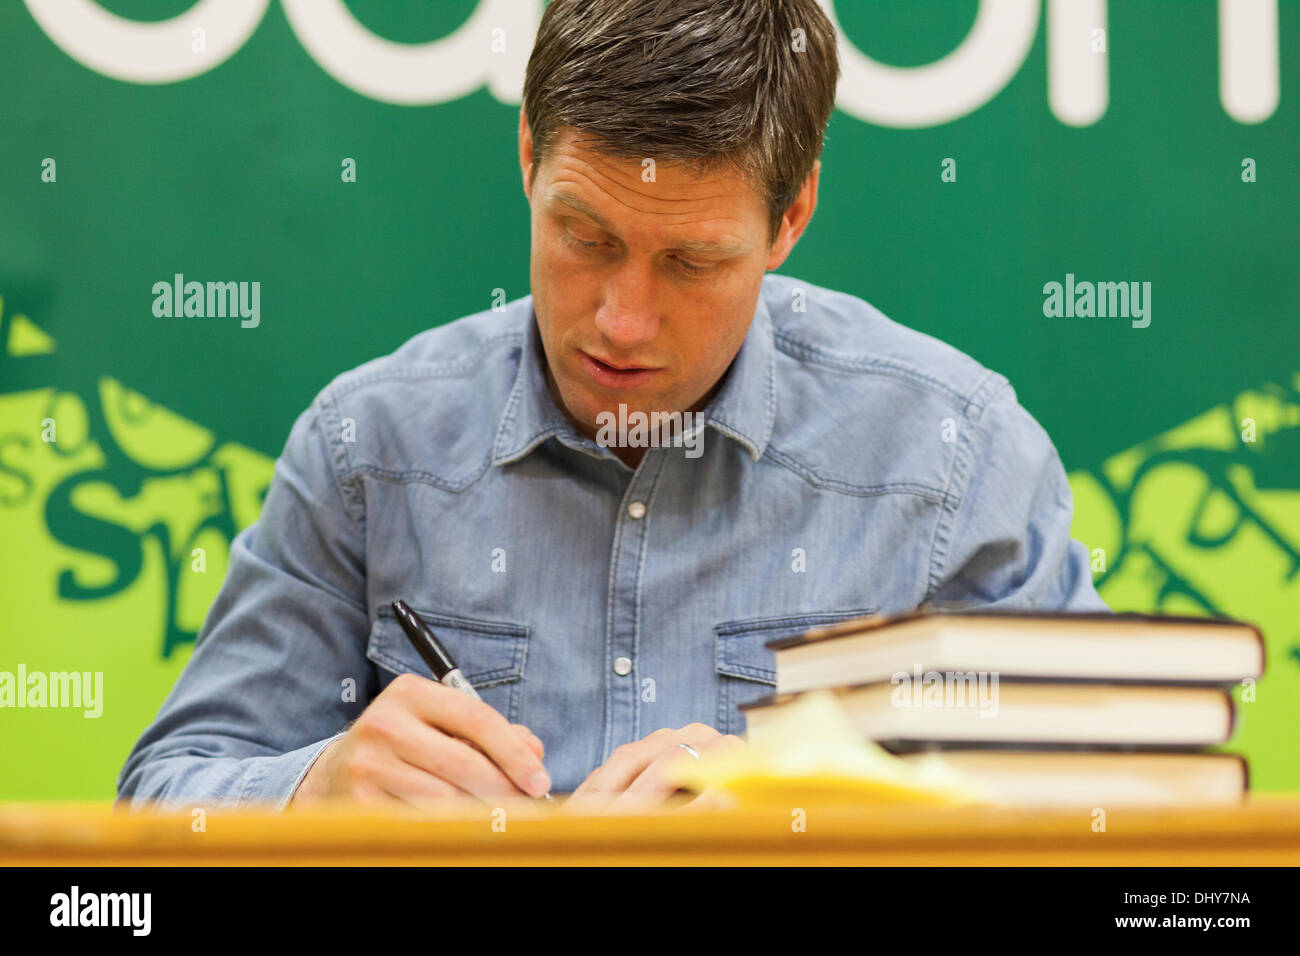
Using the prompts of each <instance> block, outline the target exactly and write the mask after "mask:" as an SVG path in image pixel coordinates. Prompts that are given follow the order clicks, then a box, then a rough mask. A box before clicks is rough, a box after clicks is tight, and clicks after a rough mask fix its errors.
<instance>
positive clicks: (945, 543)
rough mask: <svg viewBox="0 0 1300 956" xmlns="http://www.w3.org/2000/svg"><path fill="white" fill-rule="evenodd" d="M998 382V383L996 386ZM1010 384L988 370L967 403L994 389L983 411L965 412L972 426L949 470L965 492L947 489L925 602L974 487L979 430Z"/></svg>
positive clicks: (953, 481) (937, 579)
mask: <svg viewBox="0 0 1300 956" xmlns="http://www.w3.org/2000/svg"><path fill="white" fill-rule="evenodd" d="M994 386H997V387H996V388H994ZM1009 388H1010V383H1009V382H1008V381H1007V380H1006V379H1005V378H1003V377H1002V376H1001V375H999V374H997V373H996V372H991V371H990V372H988V373H987V374H986V375H985V376H984V378H983V379H982V380H981V381H980V384H979V386H978V387H977V388H976V389H975V391H974V392H973V393H972V394H971V398H970V401H969V402H968V403H967V407H968V408H969V407H971V406H972V405H975V402H976V399H978V398H979V397H980V393H981V392H984V391H985V390H987V389H992V391H991V392H990V394H989V395H988V397H987V398H986V399H984V400H983V401H982V402H981V403H980V404H979V405H978V406H976V407H977V408H978V409H979V415H978V416H976V417H974V418H971V417H970V415H964V416H963V417H964V418H965V419H966V424H967V426H968V427H966V428H963V429H962V436H961V442H960V443H959V444H958V446H957V452H956V454H954V455H953V460H952V467H951V469H950V471H949V474H948V488H949V489H952V488H953V487H954V486H960V487H961V489H962V492H961V494H960V495H958V496H953V495H952V493H951V491H948V492H946V493H945V498H946V500H945V502H944V505H943V510H942V511H941V512H940V516H939V520H938V522H937V523H936V524H935V529H934V537H933V538H932V539H931V542H930V574H929V580H928V581H927V582H926V590H925V594H924V595H923V596H922V598H921V603H922V604H924V603H925V602H926V601H928V600H929V599H930V597H931V596H932V595H933V594H934V593H935V592H936V591H937V590H938V587H939V582H940V581H941V580H942V577H943V575H942V570H943V563H944V562H945V561H946V560H947V557H948V549H949V547H951V545H952V533H953V526H954V525H955V524H956V521H957V513H958V512H959V511H960V510H961V506H962V504H964V503H965V498H966V494H967V492H968V491H969V489H970V475H969V469H970V465H971V461H970V458H971V456H972V455H973V454H974V438H973V435H974V433H975V431H976V430H977V429H978V428H979V424H980V422H981V421H982V420H983V418H984V412H985V411H986V410H987V409H988V406H989V405H991V404H992V402H993V400H994V399H995V398H997V397H998V396H999V395H1001V394H1002V393H1003V392H1004V391H1006V390H1007V389H1009Z"/></svg>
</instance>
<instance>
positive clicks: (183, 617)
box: [0, 299, 272, 800]
mask: <svg viewBox="0 0 1300 956" xmlns="http://www.w3.org/2000/svg"><path fill="white" fill-rule="evenodd" d="M3 310H4V301H3V299H0V342H5V343H6V346H7V347H6V350H5V354H4V356H3V357H2V358H0V369H3V370H4V371H6V372H9V371H13V369H12V366H13V365H15V364H18V363H24V362H31V361H39V359H38V358H36V357H38V356H45V355H49V354H52V353H56V351H57V348H58V343H57V342H56V341H55V340H54V339H53V338H52V337H50V336H49V335H47V334H46V333H45V332H44V331H43V330H42V329H41V328H40V327H39V325H38V324H36V323H34V322H32V321H31V319H29V318H28V317H27V316H25V315H21V314H15V315H13V316H6V315H4V314H3ZM15 377H21V376H15ZM8 379H9V376H6V377H5V378H4V379H3V380H5V381H7V380H8ZM0 422H3V430H2V431H0V527H2V528H3V529H4V534H3V537H4V540H5V542H6V546H5V548H4V549H3V550H2V551H0V578H2V579H3V580H4V582H5V588H6V592H7V593H9V594H12V595H18V596H21V599H20V600H18V601H17V602H16V603H15V602H14V601H13V600H12V599H10V600H6V602H5V604H6V607H5V615H6V621H5V640H4V642H3V644H0V670H5V671H8V672H10V673H15V672H16V671H17V668H18V666H19V665H22V666H23V667H25V669H26V671H27V672H28V673H29V674H31V673H33V672H45V673H57V672H69V671H75V672H80V673H86V672H90V673H95V672H102V673H103V675H104V676H103V685H102V686H103V697H104V700H103V701H101V702H100V704H101V707H100V708H99V709H100V711H101V712H100V714H99V715H98V716H95V717H87V716H85V712H84V710H83V709H78V708H53V707H45V708H14V709H9V708H6V709H5V711H4V713H3V720H4V737H5V746H4V748H3V749H2V750H0V799H8V800H15V799H48V798H74V797H75V798H87V799H91V798H105V797H110V796H112V794H113V783H114V780H115V779H116V775H117V772H118V770H119V769H120V768H121V764H122V761H123V760H124V759H125V755H126V753H127V751H128V750H129V749H130V746H131V744H132V743H134V741H135V738H136V737H137V736H138V735H139V733H140V730H141V728H142V727H143V726H144V725H145V724H146V723H148V721H149V720H151V719H152V717H153V715H154V713H156V711H157V709H158V706H159V704H161V703H162V700H163V697H165V696H166V694H167V691H168V690H169V689H170V688H171V685H172V683H173V681H175V679H176V677H177V675H178V674H179V673H180V668H181V667H182V666H183V665H184V663H185V661H186V660H187V659H188V658H189V649H190V646H191V644H192V643H193V641H194V638H195V636H196V634H197V633H198V630H199V628H200V626H201V625H202V623H203V618H204V615H206V613H207V610H208V607H209V605H210V604H211V603H212V600H213V598H214V597H215V596H216V593H217V590H218V588H219V587H220V585H221V581H222V579H223V578H224V576H225V573H226V565H227V559H228V557H229V549H230V542H231V540H232V539H233V538H234V536H235V534H236V533H237V532H238V531H239V529H241V528H243V527H245V526H247V525H248V524H250V523H252V522H253V521H255V520H256V518H257V513H258V510H259V509H260V507H261V503H262V499H263V497H264V496H265V493H266V488H267V485H268V484H269V483H270V480H271V473H272V462H271V461H270V459H268V458H267V457H266V456H264V455H262V454H259V453H258V452H255V451H253V450H251V449H249V448H246V447H244V446H242V445H240V444H238V443H235V442H229V441H221V440H219V439H218V437H217V436H216V435H215V434H214V433H213V432H212V431H211V430H210V429H207V428H203V427H201V426H199V425H196V424H194V423H193V422H190V421H187V420H185V419H184V418H182V417H181V416H179V415H176V414H174V413H173V412H170V411H168V410H167V409H165V408H163V407H161V406H159V405H156V404H154V403H152V402H150V401H149V400H148V399H147V398H146V397H145V396H144V395H142V394H140V393H139V392H136V391H134V390H132V389H129V388H127V387H126V386H124V385H123V384H122V383H120V382H118V381H117V380H115V379H113V378H112V377H110V376H100V377H98V378H97V379H94V380H87V381H81V382H75V383H73V382H69V383H65V384H59V385H55V384H53V383H51V385H50V386H49V387H46V388H34V389H25V390H22V391H16V392H0ZM15 543H20V545H19V546H15Z"/></svg>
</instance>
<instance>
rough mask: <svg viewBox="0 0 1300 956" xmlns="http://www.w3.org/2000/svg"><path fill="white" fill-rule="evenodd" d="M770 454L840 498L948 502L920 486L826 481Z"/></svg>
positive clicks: (787, 458) (786, 457) (930, 488)
mask: <svg viewBox="0 0 1300 956" xmlns="http://www.w3.org/2000/svg"><path fill="white" fill-rule="evenodd" d="M767 454H768V455H769V456H770V457H771V458H772V460H773V461H775V462H776V463H777V464H779V465H781V466H782V467H784V468H787V469H789V470H790V471H792V472H794V473H795V474H796V475H798V476H799V477H800V478H802V479H803V480H804V481H806V482H807V483H808V484H810V485H812V486H813V487H814V488H817V489H819V490H829V491H836V492H839V493H840V494H846V495H853V496H854V497H858V498H874V497H878V496H881V495H913V496H915V497H918V498H924V499H925V500H926V501H929V502H932V503H934V504H939V505H942V504H946V503H947V500H948V493H947V492H946V491H944V490H943V489H940V488H935V487H933V486H931V485H925V484H921V483H920V482H914V481H887V482H883V483H880V484H875V485H855V484H853V483H851V482H847V481H841V480H840V479H838V478H827V477H826V476H824V475H822V474H820V473H819V472H817V471H814V470H813V469H811V468H809V467H807V466H806V465H801V464H800V463H799V462H797V461H795V459H794V458H792V457H790V456H789V455H787V454H785V453H784V452H782V451H780V450H778V449H776V448H774V447H773V446H772V445H770V444H769V445H768V446H767Z"/></svg>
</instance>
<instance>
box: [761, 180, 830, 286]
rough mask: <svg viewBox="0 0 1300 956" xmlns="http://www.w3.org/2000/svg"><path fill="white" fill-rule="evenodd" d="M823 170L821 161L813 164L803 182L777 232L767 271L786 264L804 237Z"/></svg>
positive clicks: (815, 205)
mask: <svg viewBox="0 0 1300 956" xmlns="http://www.w3.org/2000/svg"><path fill="white" fill-rule="evenodd" d="M821 169H822V161H821V160H820V159H819V160H817V161H815V162H814V163H813V168H812V172H811V173H809V174H808V178H807V179H805V180H804V181H803V188H802V189H800V190H799V195H798V196H796V197H795V200H794V202H792V203H791V204H790V208H789V209H787V210H786V211H785V215H784V216H783V217H782V218H781V228H780V229H779V230H778V231H777V234H776V240H775V241H774V242H773V243H772V251H771V252H770V253H769V254H768V257H767V266H766V268H767V269H769V270H771V269H779V268H780V267H781V263H783V262H785V260H786V257H787V256H788V255H790V252H791V250H793V249H794V244H795V243H796V242H798V241H799V237H800V236H802V235H803V231H804V230H805V229H807V228H808V223H809V221H810V220H811V219H812V214H813V210H814V209H816V208H817V181H818V179H819V178H820V174H821Z"/></svg>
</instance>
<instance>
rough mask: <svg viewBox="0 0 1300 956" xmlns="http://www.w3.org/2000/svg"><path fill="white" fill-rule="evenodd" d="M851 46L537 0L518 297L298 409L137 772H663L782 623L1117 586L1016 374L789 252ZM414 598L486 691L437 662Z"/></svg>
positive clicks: (136, 784) (769, 15)
mask: <svg viewBox="0 0 1300 956" xmlns="http://www.w3.org/2000/svg"><path fill="white" fill-rule="evenodd" d="M838 75H839V66H838V61H837V57H836V52H835V36H834V32H833V29H832V27H831V25H830V23H829V22H828V20H827V18H826V17H825V15H824V14H823V13H822V11H821V10H820V9H819V7H818V5H817V3H816V2H815V0H772V2H768V3H762V4H756V3H752V2H750V0H724V2H718V0H708V2H705V0H681V2H676V3H673V4H663V3H656V2H652V0H555V2H553V3H551V4H550V6H549V7H548V8H547V10H546V12H545V15H544V17H543V19H542V23H541V26H540V29H539V32H538V36H537V40H536V45H535V47H534V50H533V53H532V56H531V59H530V61H529V65H528V72H527V78H526V83H525V89H524V103H523V109H522V110H521V115H520V124H519V160H520V167H521V172H522V176H523V188H524V194H525V196H526V197H527V200H528V203H529V206H530V208H531V216H532V220H531V228H532V252H531V262H530V276H529V278H530V283H531V291H532V295H531V296H530V297H526V298H522V299H518V300H516V301H513V302H511V303H509V304H508V305H506V306H505V308H504V309H502V310H497V311H488V312H484V313H481V314H478V315H473V316H469V317H466V318H462V319H460V320H458V321H455V322H452V323H450V324H446V325H443V326H440V327H438V328H434V329H431V330H429V331H427V332H425V333H422V334H421V335H418V336H416V337H415V338H414V339H412V340H410V341H409V342H407V343H406V344H405V345H403V346H402V347H401V348H400V349H398V350H397V351H396V352H395V353H394V354H393V355H391V356H388V357H385V358H382V359H378V360H376V361H373V362H370V363H367V364H365V365H363V366H361V367H360V368H357V369H355V370H353V371H351V372H348V373H346V374H344V375H342V376H340V377H339V378H337V379H336V380H335V381H334V382H333V383H332V384H331V385H330V386H328V387H327V388H326V389H324V390H323V391H322V392H321V393H320V395H319V396H317V398H316V400H315V401H314V402H313V403H312V405H311V407H310V408H309V409H308V410H307V411H306V412H305V413H304V414H303V415H302V416H301V417H300V418H299V419H298V421H297V423H296V424H295V426H294V428H293V431H292V433H291V434H290V436H289V439H288V442H287V444H286V445H285V449H284V453H283V455H282V457H281V458H280V460H279V462H278V463H277V467H276V473H275V478H274V480H273V482H272V484H271V487H270V489H269V490H268V493H267V496H266V501H265V505H264V508H263V512H262V516H261V520H259V521H258V523H257V524H256V525H255V526H253V527H251V528H249V529H247V530H246V531H245V532H243V533H242V534H240V535H239V536H238V538H237V539H236V540H235V542H234V544H233V547H232V553H231V563H230V570H229V574H228V576H227V578H226V581H225V583H224V586H223V588H222V590H221V592H220V594H219V595H218V597H217V599H216V601H215V603H214V604H213V606H212V609H211V612H210V613H209V616H208V619H207V621H206V622H205V625H204V628H203V631H202V633H201V634H200V635H199V638H198V641H197V643H196V647H195V651H194V655H193V658H192V659H191V661H190V662H189V665H188V666H187V668H186V670H185V672H184V673H183V674H182V676H181V678H180V680H179V681H178V682H177V684H176V687H175V688H174V690H173V692H172V694H171V695H170V697H169V698H168V699H167V701H166V703H165V704H164V706H163V708H162V711H161V712H160V714H159V715H158V718H157V720H156V721H155V723H154V724H153V726H151V727H150V728H149V729H148V730H147V731H146V732H145V734H144V735H143V737H142V738H141V740H140V741H139V743H138V744H137V746H136V748H135V750H134V752H133V753H132V754H131V756H130V758H129V759H128V761H127V763H126V766H125V767H124V769H123V771H122V775H121V778H120V780H119V790H120V793H121V795H122V796H123V797H124V798H131V799H132V800H133V801H142V800H145V799H160V800H162V801H164V802H165V803H180V802H182V801H185V800H190V801H193V800H197V799H206V800H221V801H226V802H229V803H233V804H236V805H245V804H247V803H251V802H254V801H267V800H270V801H275V802H276V803H277V804H278V805H280V806H284V805H286V804H287V803H288V802H290V801H291V800H292V801H294V802H295V803H297V802H307V801H310V800H315V799H319V798H322V797H331V796H349V797H353V798H357V799H361V800H373V801H406V802H412V803H421V802H423V801H429V800H438V799H442V798H445V797H448V796H451V795H463V794H472V795H474V796H477V797H480V798H482V799H485V800H493V799H499V798H502V797H505V796H508V795H519V794H522V793H527V794H531V795H533V796H537V795H540V794H542V793H544V792H545V791H546V790H547V789H548V788H555V789H556V790H558V791H561V792H569V791H573V792H575V793H576V794H577V795H578V797H579V798H580V800H584V801H587V804H586V805H587V806H594V807H601V808H605V807H621V806H627V805H644V804H653V803H656V802H658V801H661V800H662V799H663V798H664V797H665V796H666V795H668V793H669V792H671V790H672V789H673V788H672V785H671V784H670V783H669V782H668V778H667V775H666V774H665V768H666V767H667V766H668V765H669V762H670V761H672V760H674V759H680V758H681V757H682V753H683V751H682V748H681V747H680V745H682V744H685V745H687V746H688V747H689V748H692V749H693V750H694V751H695V752H696V753H702V752H706V751H708V750H710V749H713V748H716V747H727V746H741V745H743V744H741V742H740V738H739V734H740V733H742V732H743V729H744V727H743V718H742V716H741V715H740V714H739V713H738V711H737V705H739V704H740V703H742V702H744V701H746V700H750V699H752V698H754V697H756V696H758V695H760V694H763V693H767V692H770V691H771V690H772V688H773V685H774V682H775V680H774V664H773V656H772V653H771V652H770V651H769V650H767V649H766V647H765V646H764V645H765V643H766V642H767V641H770V640H772V639H773V638H777V637H781V636H788V635H790V634H795V633H799V632H801V631H803V630H805V629H807V628H809V627H811V626H814V625H819V624H825V623H828V622H833V621H837V620H842V619H845V618H849V617H854V616H858V615H862V614H865V613H868V612H873V611H874V612H879V613H897V612H902V611H907V610H911V609H914V608H917V607H920V606H927V607H942V606H947V607H951V606H970V605H981V606H996V607H1007V608H1010V607H1019V608H1025V607H1039V608H1065V609H1072V610H1087V611H1093V610H1105V605H1104V604H1103V603H1102V602H1101V600H1100V599H1099V598H1098V596H1097V594H1096V592H1095V590H1094V589H1093V586H1092V582H1091V577H1090V574H1089V570H1088V566H1087V561H1086V554H1085V551H1084V549H1083V547H1082V546H1081V545H1080V544H1078V543H1077V542H1073V541H1071V540H1070V537H1069V525H1070V519H1071V507H1072V505H1071V498H1070V492H1069V487H1068V485H1067V483H1066V479H1065V475H1064V473H1063V470H1062V467H1061V464H1060V461H1059V459H1058V457H1057V454H1056V452H1055V450H1054V448H1053V447H1052V444H1051V442H1050V440H1049V439H1048V437H1047V435H1046V434H1044V432H1043V430H1042V429H1041V428H1040V427H1039V426H1038V424H1037V423H1036V422H1035V421H1034V420H1033V419H1032V418H1031V417H1030V416H1029V414H1028V413H1027V412H1025V411H1024V410H1023V409H1022V408H1021V407H1020V406H1019V405H1018V404H1017V402H1016V399H1015V395H1014V393H1013V392H1012V390H1011V388H1010V386H1009V385H1008V384H1007V381H1006V380H1005V379H1004V378H1002V377H1001V376H1000V375H997V374H996V373H994V372H991V371H988V370H987V369H984V368H982V367H981V366H980V365H979V364H977V363H976V362H975V361H974V360H972V359H970V358H968V357H967V356H965V355H963V354H961V353H959V352H957V351H956V350H954V349H952V348H950V347H948V346H946V345H944V344H942V343H940V342H938V341H936V340H934V339H932V338H929V337H927V336H924V335H921V334H919V333H916V332H912V331H909V330H907V329H905V328H903V327H902V326H899V325H896V324H894V323H893V322H891V321H890V320H888V319H887V318H885V317H884V316H883V315H881V314H880V313H879V312H877V311H876V310H875V309H874V308H872V307H871V306H870V305H868V304H866V303H865V302H863V301H861V300H859V299H856V298H853V297H851V296H848V295H844V294H840V293H836V292H832V291H829V290H826V289H822V288H818V287H816V286H813V285H811V284H809V283H806V282H800V281H798V280H795V279H792V278H788V277H783V276H778V275H768V274H767V273H768V272H769V271H770V270H774V269H777V268H779V267H780V266H781V264H782V263H783V262H784V261H785V259H786V257H787V256H788V255H789V253H790V251H791V249H792V248H793V247H794V245H795V243H796V242H797V241H798V239H799V237H800V236H801V235H802V234H803V231H804V230H805V228H807V226H808V223H809V220H810V219H811V217H812V215H813V210H814V208H815V206H816V202H817V189H818V180H819V173H820V164H819V163H818V159H817V158H818V156H819V154H820V151H821V144H822V136H823V132H824V130H825V127H826V123H827V120H828V118H829V115H830V111H831V109H832V105H833V103H834V96H835V84H836V80H837V78H838ZM863 254H864V255H868V254H869V250H866V249H864V250H863ZM697 415H698V416H699V417H698V418H696V417H695V416H697ZM652 416H653V421H654V422H655V423H656V424H655V426H654V427H653V428H647V427H645V422H646V420H647V419H651V417H652ZM638 422H639V424H638ZM651 439H653V440H651ZM398 598H402V599H404V600H406V601H408V602H409V603H410V604H411V605H413V606H414V607H415V608H416V610H417V611H419V612H420V613H421V614H422V615H423V616H424V617H425V618H426V619H427V621H428V622H429V624H430V625H431V627H432V628H433V630H434V632H435V633H436V634H437V635H438V637H439V638H440V639H441V640H442V642H443V643H444V644H445V645H446V646H447V648H448V650H449V651H450V653H451V655H452V656H453V657H454V658H455V659H456V661H457V662H458V663H459V665H460V667H461V670H462V671H463V672H464V674H465V675H466V676H467V677H468V678H469V679H470V681H471V682H473V683H474V684H475V685H476V686H477V687H478V689H479V691H480V693H481V694H482V696H483V701H482V702H479V701H475V700H473V699H471V698H470V697H468V696H467V695H463V694H459V693H457V692H455V691H453V690H449V689H447V688H445V687H443V686H442V685H440V684H437V683H434V682H433V681H431V680H429V679H428V678H427V677H425V676H420V675H427V674H428V673H429V671H428V669H427V668H426V667H425V666H424V664H423V663H422V661H421V660H420V658H419V657H418V656H417V655H416V653H415V651H414V650H413V649H412V648H411V647H410V646H409V644H408V643H407V641H406V639H405V637H404V635H403V634H402V632H401V630H400V628H399V626H398V625H397V623H396V622H395V620H394V617H393V614H392V611H391V609H390V604H391V602H392V601H394V600H395V599H398ZM651 731H653V732H651ZM543 742H544V743H545V746H543Z"/></svg>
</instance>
